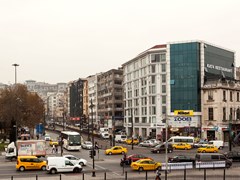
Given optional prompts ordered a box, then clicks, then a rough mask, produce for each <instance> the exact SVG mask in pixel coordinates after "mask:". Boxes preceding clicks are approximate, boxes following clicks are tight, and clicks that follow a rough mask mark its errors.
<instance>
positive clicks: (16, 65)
mask: <svg viewBox="0 0 240 180" xmlns="http://www.w3.org/2000/svg"><path fill="white" fill-rule="evenodd" d="M12 66H14V67H15V84H17V67H18V66H19V64H16V63H15V64H12Z"/></svg>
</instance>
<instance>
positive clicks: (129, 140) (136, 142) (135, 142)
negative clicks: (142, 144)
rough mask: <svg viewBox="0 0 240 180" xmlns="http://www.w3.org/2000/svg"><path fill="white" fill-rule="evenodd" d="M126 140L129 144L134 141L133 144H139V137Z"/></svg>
mask: <svg viewBox="0 0 240 180" xmlns="http://www.w3.org/2000/svg"><path fill="white" fill-rule="evenodd" d="M125 142H126V144H128V145H130V144H132V142H133V144H135V145H137V144H138V143H139V141H138V139H133V140H132V138H129V139H127V140H126V141H125Z"/></svg>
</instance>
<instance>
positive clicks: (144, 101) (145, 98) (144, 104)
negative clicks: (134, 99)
mask: <svg viewBox="0 0 240 180" xmlns="http://www.w3.org/2000/svg"><path fill="white" fill-rule="evenodd" d="M142 105H143V106H146V105H147V97H144V98H142Z"/></svg>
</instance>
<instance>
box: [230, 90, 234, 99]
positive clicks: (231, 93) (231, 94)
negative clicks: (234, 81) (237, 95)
mask: <svg viewBox="0 0 240 180" xmlns="http://www.w3.org/2000/svg"><path fill="white" fill-rule="evenodd" d="M232 96H233V92H232V91H230V101H233V99H232Z"/></svg>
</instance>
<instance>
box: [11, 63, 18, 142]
mask: <svg viewBox="0 0 240 180" xmlns="http://www.w3.org/2000/svg"><path fill="white" fill-rule="evenodd" d="M12 66H14V68H15V85H16V84H17V67H18V66H19V64H16V63H15V64H12ZM15 111H16V112H17V110H15ZM14 126H15V142H16V141H17V134H18V130H17V129H18V128H17V117H15V125H14Z"/></svg>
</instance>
